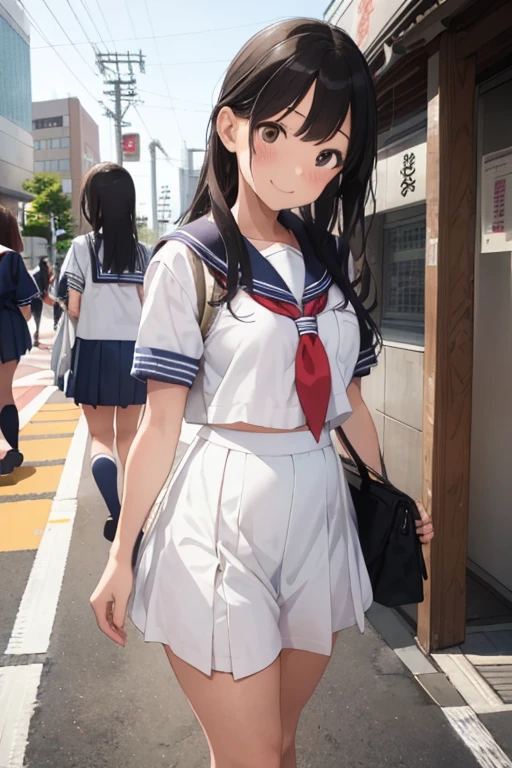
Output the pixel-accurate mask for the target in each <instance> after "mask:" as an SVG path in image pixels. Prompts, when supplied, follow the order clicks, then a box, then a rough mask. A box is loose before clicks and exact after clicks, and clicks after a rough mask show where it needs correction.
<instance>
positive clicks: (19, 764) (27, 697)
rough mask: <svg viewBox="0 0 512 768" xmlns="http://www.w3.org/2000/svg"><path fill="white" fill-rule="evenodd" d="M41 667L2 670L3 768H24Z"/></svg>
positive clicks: (0, 742) (0, 752)
mask: <svg viewBox="0 0 512 768" xmlns="http://www.w3.org/2000/svg"><path fill="white" fill-rule="evenodd" d="M42 670H43V665H42V664H28V665H26V666H19V667H0V768H23V762H24V757H25V748H26V744H27V738H28V731H29V728H30V720H31V718H32V714H33V712H34V709H35V706H36V699H37V689H38V688H39V682H40V680H41V672H42Z"/></svg>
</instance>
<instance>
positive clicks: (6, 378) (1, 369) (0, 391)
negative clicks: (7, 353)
mask: <svg viewBox="0 0 512 768" xmlns="http://www.w3.org/2000/svg"><path fill="white" fill-rule="evenodd" d="M17 367H18V360H10V361H9V362H8V363H0V408H3V407H4V405H12V404H13V403H14V397H13V394H12V382H13V379H14V374H15V373H16V368H17Z"/></svg>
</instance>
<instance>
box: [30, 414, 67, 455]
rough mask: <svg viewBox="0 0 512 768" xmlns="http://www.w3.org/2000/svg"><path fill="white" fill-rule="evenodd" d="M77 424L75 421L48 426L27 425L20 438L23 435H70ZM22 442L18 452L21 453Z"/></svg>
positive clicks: (57, 422) (58, 422)
mask: <svg viewBox="0 0 512 768" xmlns="http://www.w3.org/2000/svg"><path fill="white" fill-rule="evenodd" d="M77 424H78V419H76V420H75V421H66V422H61V421H55V422H51V423H49V424H41V422H40V423H39V424H34V423H30V424H27V426H26V427H25V429H23V430H22V432H21V436H22V437H25V435H68V434H69V435H70V434H71V433H72V432H74V431H75V427H76V425H77ZM23 447H24V446H23V441H22V444H21V447H20V451H21V452H22V453H23Z"/></svg>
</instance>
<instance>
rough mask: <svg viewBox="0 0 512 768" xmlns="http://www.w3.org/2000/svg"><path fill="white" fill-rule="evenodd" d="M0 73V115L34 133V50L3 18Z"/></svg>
mask: <svg viewBox="0 0 512 768" xmlns="http://www.w3.org/2000/svg"><path fill="white" fill-rule="evenodd" d="M7 18H9V13H7ZM0 73H1V77H0V115H1V116H2V117H5V118H6V119H7V120H10V121H11V122H13V123H16V125H19V126H20V127H21V128H24V129H25V130H26V131H30V124H31V120H32V117H31V112H32V95H31V92H30V46H29V44H28V42H27V41H26V40H24V38H23V37H21V35H19V34H18V32H17V31H16V30H15V29H13V27H11V25H10V24H8V23H7V21H6V19H5V18H4V17H3V16H0Z"/></svg>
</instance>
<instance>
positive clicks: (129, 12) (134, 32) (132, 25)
mask: <svg viewBox="0 0 512 768" xmlns="http://www.w3.org/2000/svg"><path fill="white" fill-rule="evenodd" d="M124 4H125V6H126V12H127V14H128V19H129V20H130V26H131V28H132V32H133V34H134V36H135V38H137V32H136V31H135V24H134V23H133V19H132V14H131V11H130V2H129V0H124Z"/></svg>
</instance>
